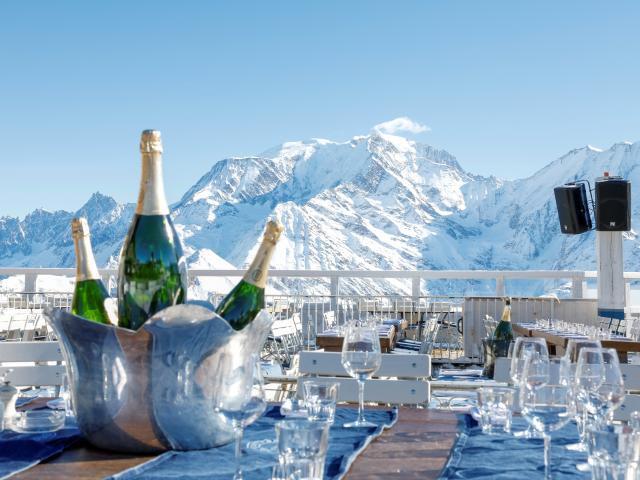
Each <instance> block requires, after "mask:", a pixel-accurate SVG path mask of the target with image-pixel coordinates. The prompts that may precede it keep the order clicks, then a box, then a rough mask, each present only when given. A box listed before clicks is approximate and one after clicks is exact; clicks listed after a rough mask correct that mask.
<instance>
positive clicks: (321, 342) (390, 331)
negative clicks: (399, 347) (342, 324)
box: [316, 325, 396, 353]
mask: <svg viewBox="0 0 640 480" xmlns="http://www.w3.org/2000/svg"><path fill="white" fill-rule="evenodd" d="M378 334H379V335H380V350H381V351H382V353H389V352H390V351H391V350H393V347H394V344H395V342H394V340H395V337H396V327H395V326H394V325H381V326H379V327H378ZM343 341H344V337H343V336H341V335H338V333H337V332H336V331H335V330H326V331H324V332H322V333H319V334H317V335H316V346H317V347H318V348H323V349H324V350H325V351H326V352H341V351H342V343H343Z"/></svg>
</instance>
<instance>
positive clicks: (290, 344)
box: [261, 314, 302, 365]
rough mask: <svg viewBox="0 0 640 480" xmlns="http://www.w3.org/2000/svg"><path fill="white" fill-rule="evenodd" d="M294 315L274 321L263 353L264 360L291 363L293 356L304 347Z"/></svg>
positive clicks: (284, 363)
mask: <svg viewBox="0 0 640 480" xmlns="http://www.w3.org/2000/svg"><path fill="white" fill-rule="evenodd" d="M295 315H296V314H294V316H295ZM294 316H291V317H289V318H285V319H282V320H276V321H274V322H273V325H272V326H271V334H270V335H269V337H268V338H267V341H266V343H265V345H264V349H263V354H262V355H261V357H262V358H263V359H264V360H275V361H277V362H278V363H280V364H282V365H290V364H291V357H292V356H293V355H295V354H296V353H297V352H299V351H300V350H301V349H302V338H301V336H300V332H299V330H298V326H297V324H296V321H295V319H294Z"/></svg>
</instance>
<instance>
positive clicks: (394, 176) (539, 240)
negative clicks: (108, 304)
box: [0, 131, 640, 293]
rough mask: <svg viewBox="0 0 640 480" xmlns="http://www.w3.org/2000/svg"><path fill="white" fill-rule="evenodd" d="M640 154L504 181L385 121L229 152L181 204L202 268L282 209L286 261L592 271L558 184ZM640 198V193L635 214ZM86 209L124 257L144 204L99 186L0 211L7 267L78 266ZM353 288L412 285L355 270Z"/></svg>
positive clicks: (580, 156) (104, 239) (227, 262)
mask: <svg viewBox="0 0 640 480" xmlns="http://www.w3.org/2000/svg"><path fill="white" fill-rule="evenodd" d="M639 162H640V142H637V143H634V144H630V143H619V144H615V145H613V146H612V147H611V148H610V149H608V150H604V151H602V150H598V149H595V148H593V147H584V148H580V149H576V150H572V151H571V152H569V153H567V154H566V155H564V156H562V157H560V158H558V159H557V160H555V161H553V162H552V163H550V164H549V165H547V166H546V167H544V168H543V169H541V170H540V171H538V172H537V173H535V174H534V175H532V176H531V177H529V178H525V179H521V180H515V181H505V180H500V179H498V178H495V177H483V176H479V175H473V174H470V173H468V172H466V171H465V170H464V169H463V168H462V167H461V166H460V165H459V163H458V162H457V161H456V159H455V157H453V156H452V155H451V154H449V153H448V152H446V151H444V150H438V149H435V148H433V147H431V146H428V145H424V144H420V143H416V142H414V141H411V140H408V139H406V138H403V137H400V136H396V135H389V134H386V133H381V132H379V131H376V132H373V133H371V134H370V135H367V136H357V137H354V138H352V139H351V140H349V141H347V142H333V141H329V140H324V139H311V140H309V141H300V142H288V143H284V144H282V145H280V146H278V147H276V148H273V149H271V150H268V151H266V152H264V153H262V154H260V155H257V156H255V157H242V158H228V159H225V160H222V161H219V162H217V163H215V164H214V165H213V167H212V168H211V170H210V171H209V172H208V173H206V174H205V175H204V176H203V177H202V178H201V179H200V180H199V181H198V182H197V183H196V184H195V185H194V186H193V187H191V188H190V189H189V190H188V191H187V192H186V193H185V194H184V196H183V197H182V199H181V200H180V201H179V202H177V203H176V204H175V205H173V206H172V209H173V216H174V220H175V224H176V227H177V229H178V231H179V233H180V235H181V236H182V239H183V242H184V244H185V249H186V252H187V254H188V259H189V264H190V265H191V266H192V268H214V269H215V268H218V269H219V268H233V266H235V267H237V268H242V267H244V266H246V264H247V262H248V260H249V259H250V258H251V257H252V255H253V253H254V251H255V248H256V247H257V242H258V240H259V238H260V236H261V232H262V229H263V227H264V222H265V219H266V218H267V217H269V216H274V217H276V218H278V219H279V220H280V221H281V222H282V223H283V224H284V226H285V232H284V234H283V237H282V240H281V244H280V245H279V247H278V250H277V252H276V255H275V257H274V259H273V262H272V265H273V267H275V268H287V269H329V270H331V269H349V270H368V269H381V270H385V269H388V270H413V269H585V270H593V269H595V247H594V238H593V237H594V236H593V233H589V234H585V235H578V236H568V235H562V234H561V233H560V231H559V228H558V220H557V214H556V208H555V202H554V199H553V187H554V186H557V185H561V184H563V183H566V182H568V181H571V180H575V179H582V178H587V179H595V178H596V177H598V176H600V175H601V174H602V172H603V171H604V170H608V171H610V172H612V174H617V175H621V176H623V177H626V178H628V179H630V180H631V182H632V183H633V184H640V171H639V170H638V169H637V168H636V167H637V166H638V164H639ZM134 196H135V192H132V198H134ZM639 206H640V204H639V202H638V201H635V197H634V201H633V211H632V216H633V217H635V216H636V214H637V213H638V208H639ZM77 213H81V214H84V215H85V216H87V218H88V219H89V223H90V224H91V227H92V241H93V245H94V249H95V253H96V258H97V260H98V263H99V264H102V265H111V266H113V265H115V263H116V262H117V258H118V252H119V249H120V246H121V242H122V239H123V238H124V236H125V234H126V230H127V228H128V225H129V222H130V219H131V216H132V214H133V205H132V204H127V205H120V204H117V203H116V202H115V201H114V200H113V199H111V198H110V197H107V196H104V195H102V194H99V193H96V194H94V195H93V196H92V197H91V198H90V199H89V201H88V202H87V203H86V204H85V205H84V206H83V207H82V208H81V209H80V210H79V211H78V212H74V213H71V212H64V211H58V212H47V211H44V210H36V211H34V212H33V213H31V214H29V215H27V216H26V217H25V218H24V219H22V220H20V219H17V218H11V217H3V218H0V266H14V267H19V266H42V267H51V266H71V265H72V264H73V248H72V244H71V239H70V235H69V221H70V219H71V217H72V216H73V215H75V214H77ZM625 240H626V241H625V267H626V269H627V270H640V250H639V249H640V243H638V241H637V239H636V234H635V232H633V231H632V232H629V233H628V234H626V235H625ZM287 286H288V287H289V288H290V289H293V290H296V291H301V290H304V291H305V292H309V293H311V292H320V291H323V290H324V289H325V286H326V284H324V283H323V282H322V281H310V280H297V281H294V280H289V281H288V282H287ZM455 287H456V288H457V289H466V290H467V292H469V291H471V290H472V289H473V288H481V286H479V285H474V284H469V283H465V284H458V285H456V286H455ZM210 288H213V287H210ZM343 288H344V289H347V290H350V291H371V289H372V288H374V289H376V290H377V291H378V292H382V291H403V292H406V291H407V290H408V288H409V287H408V285H407V284H406V282H403V281H393V280H389V281H387V282H386V283H384V284H377V285H376V286H375V287H372V285H371V284H370V283H369V282H365V281H359V280H352V281H350V282H346V284H345V285H344V287H343ZM429 288H431V289H432V290H435V291H437V290H443V291H444V290H446V289H450V288H452V285H451V284H445V283H439V284H434V285H430V287H429Z"/></svg>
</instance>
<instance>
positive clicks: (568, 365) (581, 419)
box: [560, 338, 601, 452]
mask: <svg viewBox="0 0 640 480" xmlns="http://www.w3.org/2000/svg"><path fill="white" fill-rule="evenodd" d="M600 347H601V344H600V341H599V340H589V339H582V338H572V339H570V340H569V342H568V343H567V348H566V350H565V352H564V355H563V356H562V358H561V360H560V383H561V384H563V385H567V386H568V387H570V388H571V389H572V396H573V399H574V403H575V406H576V417H575V421H576V426H577V427H578V433H579V435H580V441H579V442H577V443H572V444H569V445H567V446H566V448H567V450H572V451H576V452H586V451H587V436H586V433H587V428H586V426H587V420H588V418H587V410H586V408H584V406H583V403H582V402H581V401H579V399H578V385H577V383H576V381H575V378H576V363H577V362H578V355H579V353H580V350H582V349H583V348H600Z"/></svg>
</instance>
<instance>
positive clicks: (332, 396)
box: [303, 380, 340, 423]
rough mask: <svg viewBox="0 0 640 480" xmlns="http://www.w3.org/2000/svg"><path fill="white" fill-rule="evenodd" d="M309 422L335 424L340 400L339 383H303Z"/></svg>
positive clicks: (310, 381)
mask: <svg viewBox="0 0 640 480" xmlns="http://www.w3.org/2000/svg"><path fill="white" fill-rule="evenodd" d="M303 388H304V403H305V405H306V406H307V414H308V417H309V420H312V421H319V422H329V423H333V420H334V418H335V414H336V402H337V400H338V390H339V388H340V384H339V383H338V382H329V381H327V382H322V381H316V380H307V381H305V382H304V383H303Z"/></svg>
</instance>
